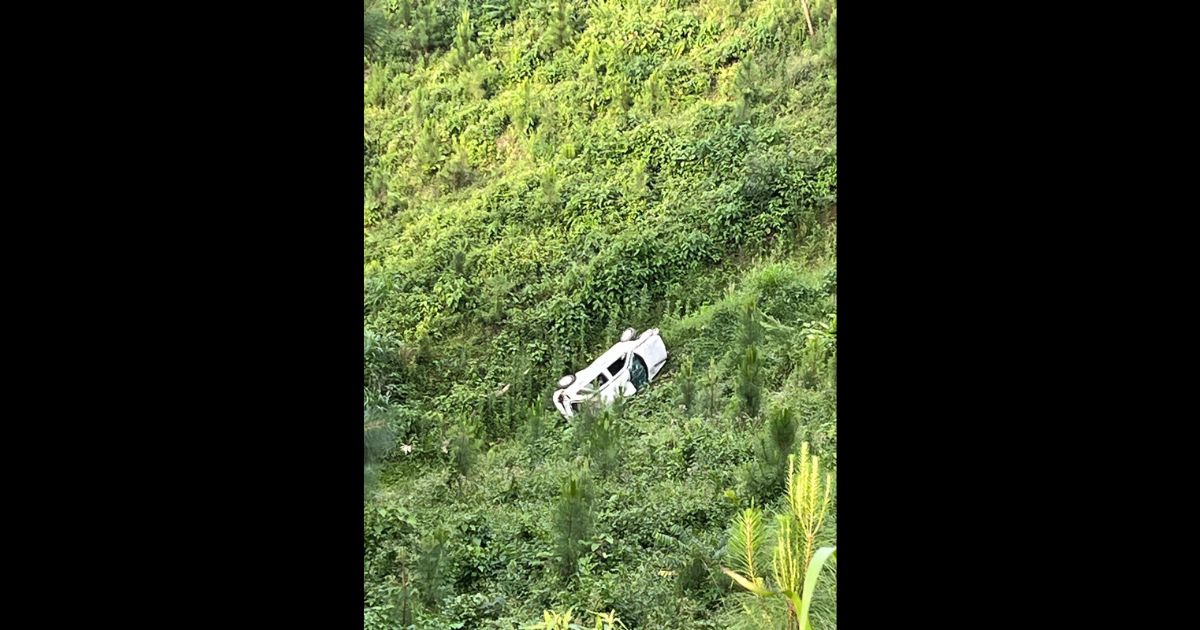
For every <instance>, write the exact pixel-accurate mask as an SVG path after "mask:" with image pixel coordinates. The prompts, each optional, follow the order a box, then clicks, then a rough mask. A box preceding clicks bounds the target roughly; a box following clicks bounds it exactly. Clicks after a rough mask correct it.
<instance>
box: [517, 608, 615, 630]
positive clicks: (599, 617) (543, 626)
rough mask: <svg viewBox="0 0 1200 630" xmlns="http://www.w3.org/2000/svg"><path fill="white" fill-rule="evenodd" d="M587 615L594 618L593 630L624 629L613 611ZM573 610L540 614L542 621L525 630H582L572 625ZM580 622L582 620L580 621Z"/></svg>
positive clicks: (580, 627) (576, 624)
mask: <svg viewBox="0 0 1200 630" xmlns="http://www.w3.org/2000/svg"><path fill="white" fill-rule="evenodd" d="M588 614H589V615H594V616H595V618H596V625H595V630H616V629H617V628H624V627H626V626H625V624H623V623H621V620H620V619H617V614H616V612H615V611H609V612H606V613H598V612H592V611H588ZM574 615H575V609H574V608H568V609H567V611H566V612H561V613H556V612H554V611H553V610H547V611H544V612H543V613H542V621H541V622H540V623H536V624H534V625H532V626H525V629H526V630H584V627H583V626H581V625H579V624H578V623H572V620H573V619H574ZM581 621H582V620H581Z"/></svg>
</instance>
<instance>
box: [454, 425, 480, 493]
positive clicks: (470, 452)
mask: <svg viewBox="0 0 1200 630" xmlns="http://www.w3.org/2000/svg"><path fill="white" fill-rule="evenodd" d="M481 446H482V445H481V442H480V440H479V439H478V438H476V437H475V436H474V435H473V432H472V431H471V430H469V429H467V428H466V427H464V426H459V427H457V428H455V430H454V431H453V432H452V433H451V434H450V439H449V440H448V448H447V450H448V451H449V455H450V469H451V472H452V475H451V480H452V482H453V483H454V484H455V485H456V486H457V487H458V488H459V489H460V490H461V489H462V486H463V484H464V483H466V482H467V480H468V479H469V478H470V477H471V475H472V473H473V472H474V471H475V466H476V463H477V462H478V461H479V451H480V448H481Z"/></svg>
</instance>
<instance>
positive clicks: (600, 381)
mask: <svg viewBox="0 0 1200 630" xmlns="http://www.w3.org/2000/svg"><path fill="white" fill-rule="evenodd" d="M607 383H608V377H607V376H605V375H604V373H603V372H601V373H600V374H597V375H596V380H594V381H592V389H600V388H601V387H604V386H605V385H606V384H607Z"/></svg>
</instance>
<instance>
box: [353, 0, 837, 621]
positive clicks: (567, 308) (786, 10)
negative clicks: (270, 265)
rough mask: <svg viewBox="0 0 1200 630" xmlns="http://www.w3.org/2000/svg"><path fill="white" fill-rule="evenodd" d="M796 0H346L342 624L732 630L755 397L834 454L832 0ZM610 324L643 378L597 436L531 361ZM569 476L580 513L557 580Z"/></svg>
mask: <svg viewBox="0 0 1200 630" xmlns="http://www.w3.org/2000/svg"><path fill="white" fill-rule="evenodd" d="M464 9H465V10H464ZM808 9H809V10H808V14H809V15H808V18H806V17H805V11H804V7H803V5H802V4H797V3H792V2H778V1H776V2H768V1H759V2H746V1H738V0H731V1H720V2H715V1H705V2H682V1H676V2H665V1H660V2H649V1H630V2H611V1H609V2H593V3H590V4H588V5H587V6H586V7H576V6H573V5H572V4H570V3H566V2H548V3H542V4H533V5H529V4H528V3H524V2H520V3H518V2H500V1H498V0H493V1H492V2H468V3H466V4H465V5H461V4H459V3H451V2H441V3H439V2H432V3H421V4H418V3H415V2H404V1H399V2H386V3H384V2H374V3H372V2H368V3H366V6H365V11H364V34H365V36H366V44H367V46H366V50H365V78H364V357H365V371H364V383H365V396H366V402H365V405H364V436H365V437H366V443H365V459H364V471H365V472H366V473H367V475H366V477H367V482H368V483H367V484H366V487H365V490H366V491H367V501H366V503H365V512H364V514H365V519H366V521H365V535H366V541H365V548H364V562H365V573H364V587H365V601H364V608H365V611H366V626H367V627H396V626H397V625H400V624H402V623H408V622H411V623H413V624H415V625H416V626H417V627H429V628H444V627H467V628H470V627H505V628H509V627H516V626H514V623H519V624H525V623H532V622H534V621H536V620H538V619H540V617H541V611H542V609H544V608H555V609H565V608H567V607H572V606H573V607H575V608H576V610H581V609H583V608H589V609H591V610H601V609H603V610H609V609H615V610H616V611H617V613H618V616H619V617H620V618H621V619H622V620H623V621H624V622H625V623H626V625H628V626H629V627H646V628H698V627H728V626H729V625H731V624H735V623H750V624H751V627H753V622H751V621H750V620H749V618H748V617H747V616H746V615H745V614H744V613H743V612H741V606H740V602H742V601H743V600H747V598H748V597H749V596H746V595H744V594H737V593H733V592H732V591H730V589H729V584H728V580H727V579H721V578H719V577H718V576H719V573H716V572H715V571H716V569H717V567H718V566H719V565H720V561H721V553H722V548H723V544H724V543H723V532H724V530H725V528H726V526H727V525H728V521H729V518H730V517H731V516H732V514H733V513H734V511H735V509H736V507H737V506H736V503H737V502H743V503H744V502H745V501H747V500H748V499H749V497H751V496H761V500H763V501H773V500H775V497H776V496H777V493H776V492H773V490H774V489H775V487H774V486H773V485H772V484H773V483H774V481H773V479H772V478H770V477H771V476H770V475H769V474H766V473H763V472H762V471H758V472H756V470H758V468H761V466H757V468H756V463H761V461H763V459H764V458H765V457H766V455H764V454H763V453H762V452H760V451H761V450H762V449H761V448H760V447H759V446H758V443H759V438H760V437H761V436H762V435H763V434H764V431H765V430H766V429H765V427H764V422H763V420H762V419H761V416H765V415H769V414H770V413H772V412H773V411H774V410H777V409H780V408H783V407H789V408H791V409H793V410H795V411H796V413H797V415H798V417H799V429H798V431H797V434H798V436H799V439H807V440H809V441H810V442H812V443H813V447H814V449H816V451H817V452H818V453H819V454H821V455H822V457H823V459H824V460H825V461H826V462H828V463H831V464H833V465H834V466H835V467H836V424H835V422H836V411H835V408H836V386H835V370H836V354H835V350H836V346H830V347H826V346H820V347H818V346H817V345H815V343H814V342H810V341H808V336H807V335H805V334H804V333H803V331H804V330H805V328H806V327H808V328H813V329H819V328H820V324H821V323H828V322H829V321H830V317H831V316H832V315H833V313H834V312H835V311H836V253H835V242H836V241H835V239H836V187H837V168H836V166H837V165H836V47H835V46H836V44H835V38H834V33H835V28H836V27H835V24H834V23H833V22H834V21H835V20H836V17H835V16H836V10H835V6H834V4H833V3H823V2H813V3H812V4H811V5H809V7H808ZM810 21H811V23H812V25H813V26H812V35H810V31H809V27H808V24H809V22H810ZM752 303H753V304H757V312H760V313H761V314H762V315H763V317H762V322H763V325H764V327H765V329H766V330H765V331H764V332H763V333H762V334H761V335H760V336H761V339H759V340H758V341H757V343H756V345H757V346H758V347H760V349H761V359H760V361H761V373H762V377H761V379H760V380H761V389H762V390H763V392H764V395H763V397H764V398H765V404H763V405H762V407H763V413H762V414H761V415H760V414H756V413H748V409H747V408H746V405H747V403H746V402H745V398H744V396H741V395H739V392H741V391H742V387H740V386H739V383H740V380H739V369H741V366H740V364H741V362H742V360H743V354H744V352H743V351H744V344H743V342H742V341H741V338H742V336H743V335H745V332H744V331H745V329H746V327H747V325H746V324H744V323H743V321H742V318H743V313H744V312H745V309H746V308H747V306H748V305H750V304H752ZM752 312H753V311H752ZM626 326H635V327H637V328H638V329H639V330H640V329H642V328H646V327H650V326H657V327H659V328H660V329H661V330H662V334H663V337H664V339H665V340H666V342H667V344H668V347H669V349H670V350H671V353H672V356H671V360H670V361H669V362H668V369H667V372H666V374H665V375H664V376H663V377H662V378H661V379H660V380H659V381H656V383H655V384H654V385H652V387H651V389H650V391H649V392H647V393H646V394H644V395H640V396H638V397H636V398H634V399H633V400H631V401H629V404H628V409H626V411H625V413H624V414H622V416H621V417H620V418H619V419H618V420H617V422H616V424H615V425H614V428H613V429H612V430H611V431H610V432H608V433H604V435H603V436H600V437H598V436H597V433H596V430H595V429H594V428H593V427H591V426H587V427H582V426H579V423H575V425H576V426H567V425H566V423H564V422H562V421H561V419H559V418H557V417H556V416H555V415H554V414H553V413H552V412H550V411H547V409H548V407H549V405H548V394H549V392H550V391H551V390H552V389H553V386H554V381H555V380H557V377H558V376H560V375H561V374H564V373H568V372H571V371H574V370H576V369H578V368H579V367H581V366H582V365H584V364H586V363H587V362H589V361H590V359H591V358H593V357H594V356H595V355H596V354H598V353H599V352H601V351H603V350H604V349H605V348H607V347H608V346H609V345H611V344H612V342H613V341H615V339H616V337H617V335H618V334H619V331H620V330H621V329H623V328H625V327H626ZM830 348H832V349H830ZM688 364H690V365H692V366H694V369H693V373H694V374H695V376H694V377H691V378H687V377H683V378H681V377H680V374H681V373H683V371H682V369H681V368H682V366H684V365H688ZM682 381H690V382H695V384H696V390H697V392H698V393H697V394H696V398H697V402H696V403H695V404H693V405H692V409H690V410H687V411H685V410H682V409H681V408H680V404H679V403H680V395H681V387H680V385H681V383H682ZM506 387H507V389H505V388H506ZM501 390H502V391H503V392H504V393H503V394H502V395H496V392H497V391H501ZM582 433H586V435H583V434H582ZM798 441H799V440H797V443H798ZM597 444H600V446H601V447H603V448H601V447H597V446H596V445H597ZM397 445H399V446H402V447H403V448H396V446H397ZM473 456H474V457H473ZM572 475H575V476H577V477H579V476H581V478H582V479H583V481H584V482H585V483H586V485H588V486H589V493H590V495H591V497H592V499H591V509H590V514H589V520H590V521H591V527H589V528H587V529H588V531H587V532H586V533H587V541H588V542H587V545H586V546H585V547H584V553H582V554H581V555H579V557H578V558H576V559H575V560H576V562H575V564H574V565H573V568H572V573H573V575H571V576H567V577H564V576H563V575H562V566H561V565H562V561H561V558H560V556H561V553H560V551H561V549H560V547H561V545H560V544H559V543H560V542H561V541H557V540H556V538H557V537H558V536H557V532H558V530H559V521H557V520H556V519H557V518H558V516H557V515H556V510H558V509H560V506H561V505H563V503H564V500H563V499H561V498H560V491H561V486H562V485H563V483H564V482H565V481H566V480H568V479H569V478H571V476H572ZM376 476H377V477H378V483H377V484H376V483H375V478H376ZM726 490H729V491H731V492H730V493H729V495H727V494H726ZM729 496H734V497H735V498H733V499H731V498H729ZM835 531H836V508H835V510H834V515H833V516H832V517H831V523H830V525H829V526H828V527H827V533H826V535H827V536H829V537H830V539H832V536H833V535H834V533H835ZM833 575H834V577H833V578H832V584H831V585H825V584H823V585H822V587H821V588H820V589H819V592H821V593H822V595H821V596H820V597H819V598H818V599H819V601H821V598H824V600H825V602H824V604H822V607H821V610H819V611H818V615H817V619H816V621H817V622H818V623H819V624H824V623H829V622H831V621H832V619H833V615H834V613H833V607H832V589H834V588H836V574H835V573H834V574H833ZM762 604H763V602H758V601H754V602H753V605H754V606H761V605H762ZM454 624H462V625H459V626H455V625H454Z"/></svg>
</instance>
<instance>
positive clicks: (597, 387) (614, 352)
mask: <svg viewBox="0 0 1200 630" xmlns="http://www.w3.org/2000/svg"><path fill="white" fill-rule="evenodd" d="M635 333H636V331H635V330H634V329H632V328H626V329H625V332H624V333H622V334H621V341H620V342H618V343H617V344H616V345H614V346H613V347H611V348H609V349H608V351H607V352H605V353H604V354H602V355H600V358H599V359H596V360H595V361H593V362H592V364H591V365H589V366H587V367H586V368H584V369H582V370H580V371H578V372H576V373H574V374H568V375H566V376H564V377H562V378H561V379H559V381H558V387H559V389H558V390H557V391H555V392H554V406H555V408H557V409H558V412H559V413H561V414H562V415H563V417H565V418H567V419H570V418H571V416H574V415H575V413H576V412H578V411H579V408H580V406H581V405H582V404H584V402H586V401H587V400H588V399H590V398H592V397H594V396H598V397H599V400H600V401H602V402H603V403H604V404H606V405H608V404H611V403H612V402H613V400H614V399H616V397H617V394H618V393H623V394H624V395H625V396H632V395H634V394H636V393H638V392H640V391H642V389H644V388H645V387H646V385H647V384H649V383H650V381H652V380H654V377H656V376H658V373H659V372H661V371H662V368H663V365H664V364H665V363H666V362H667V346H666V344H664V343H663V340H662V337H660V336H659V335H658V329H657V328H651V329H649V330H647V331H645V332H643V333H642V334H641V335H638V337H637V339H634V338H633V336H634V334H635Z"/></svg>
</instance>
